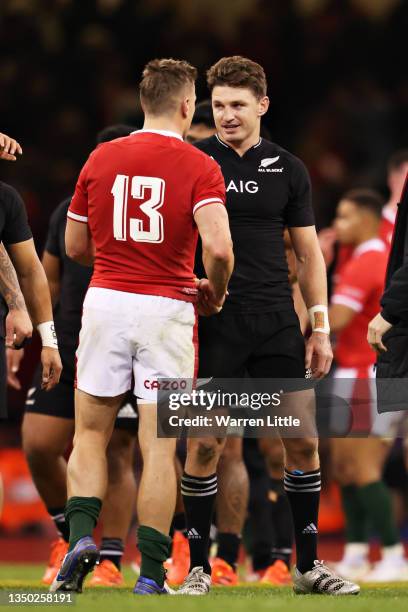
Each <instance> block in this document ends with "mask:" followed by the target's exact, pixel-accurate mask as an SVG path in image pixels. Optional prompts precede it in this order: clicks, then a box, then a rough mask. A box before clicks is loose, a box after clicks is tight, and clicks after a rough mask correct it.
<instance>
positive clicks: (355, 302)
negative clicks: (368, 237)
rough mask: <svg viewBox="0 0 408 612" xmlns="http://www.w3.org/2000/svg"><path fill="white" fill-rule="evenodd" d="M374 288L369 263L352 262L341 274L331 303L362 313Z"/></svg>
mask: <svg viewBox="0 0 408 612" xmlns="http://www.w3.org/2000/svg"><path fill="white" fill-rule="evenodd" d="M374 288H375V287H374V286H373V282H372V277H371V275H370V274H369V273H368V270H367V263H366V262H365V261H362V260H358V259H357V260H355V261H353V260H351V261H349V262H348V263H347V264H346V265H345V266H344V268H343V271H342V272H340V275H339V280H338V283H337V285H336V287H335V290H334V293H333V295H332V298H331V303H332V304H342V305H343V306H347V307H348V308H351V310H354V312H361V311H362V310H363V307H364V304H365V302H366V301H367V299H368V298H369V296H370V293H371V292H372V290H373V289H374Z"/></svg>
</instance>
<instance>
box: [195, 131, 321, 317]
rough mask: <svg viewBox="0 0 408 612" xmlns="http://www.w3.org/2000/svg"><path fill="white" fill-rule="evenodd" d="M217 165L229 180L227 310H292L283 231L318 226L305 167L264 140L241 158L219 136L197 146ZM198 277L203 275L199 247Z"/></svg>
mask: <svg viewBox="0 0 408 612" xmlns="http://www.w3.org/2000/svg"><path fill="white" fill-rule="evenodd" d="M195 146H197V147H198V148H199V149H201V150H202V151H204V152H205V153H207V154H208V155H210V156H211V157H213V158H214V159H215V161H217V162H218V163H219V164H220V166H221V170H222V173H223V175H224V179H225V186H226V190H227V211H228V216H229V221H230V228H231V235H232V241H233V247H234V255H235V267H234V271H233V273H232V276H231V279H230V282H229V285H228V291H229V296H228V297H227V299H226V302H225V305H224V309H225V310H227V311H230V312H247V313H251V312H269V311H272V310H284V309H286V308H288V307H290V308H293V300H292V291H291V288H290V285H289V280H288V265H287V262H286V256H285V247H284V242H283V231H284V228H285V226H287V227H305V226H310V225H314V215H313V210H312V203H311V186H310V178H309V175H308V172H307V170H306V168H305V166H304V164H303V163H302V162H301V161H300V159H298V158H297V157H295V156H294V155H292V154H291V153H289V152H288V151H286V150H285V149H283V148H282V147H280V146H278V145H277V144H275V143H273V142H270V141H268V140H265V139H263V138H261V139H260V140H259V143H258V144H256V145H255V146H253V147H251V148H250V149H249V150H248V151H247V152H246V153H245V155H243V157H240V156H239V155H238V153H236V152H235V151H234V150H233V149H232V148H231V147H229V146H228V145H227V144H225V143H224V142H222V141H221V140H220V139H219V138H218V136H211V137H210V138H207V139H205V140H202V141H200V142H197V143H195ZM196 273H197V276H200V277H201V276H205V273H204V270H203V265H202V260H201V247H200V248H199V249H197V257H196Z"/></svg>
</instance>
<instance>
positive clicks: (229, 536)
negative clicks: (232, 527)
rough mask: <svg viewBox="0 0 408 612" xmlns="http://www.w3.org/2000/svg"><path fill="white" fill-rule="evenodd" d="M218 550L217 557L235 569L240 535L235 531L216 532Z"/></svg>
mask: <svg viewBox="0 0 408 612" xmlns="http://www.w3.org/2000/svg"><path fill="white" fill-rule="evenodd" d="M217 539H218V552H217V557H220V559H224V561H226V562H227V563H229V565H231V567H232V568H234V571H236V569H237V561H238V553H239V546H240V544H241V536H240V535H237V534H236V533H220V532H218V538H217Z"/></svg>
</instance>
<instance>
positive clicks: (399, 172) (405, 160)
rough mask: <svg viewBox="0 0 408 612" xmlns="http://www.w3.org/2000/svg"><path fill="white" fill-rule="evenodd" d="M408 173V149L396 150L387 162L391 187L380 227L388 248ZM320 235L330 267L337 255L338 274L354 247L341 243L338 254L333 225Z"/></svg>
mask: <svg viewBox="0 0 408 612" xmlns="http://www.w3.org/2000/svg"><path fill="white" fill-rule="evenodd" d="M407 173H408V149H400V150H398V151H395V152H394V153H393V154H392V155H391V157H390V158H389V160H388V163H387V186H388V189H389V196H388V200H387V202H386V203H385V204H384V207H383V209H382V213H381V221H380V228H379V237H380V238H381V240H383V241H384V243H385V244H386V246H387V248H389V247H390V246H391V240H392V234H393V229H394V223H395V217H396V214H397V205H398V202H399V201H400V197H401V192H402V188H403V186H404V181H405V177H406V175H407ZM318 237H319V243H320V247H321V249H322V253H323V256H324V260H325V263H326V266H327V267H328V268H329V267H330V266H331V265H332V263H333V262H334V259H335V257H336V262H335V270H334V272H333V274H334V275H336V274H337V272H339V271H340V270H341V268H342V266H343V265H344V264H345V263H346V262H347V261H348V259H349V258H350V256H351V254H352V252H353V249H352V247H350V246H347V245H344V244H340V245H339V250H338V252H337V255H336V253H335V244H336V230H335V229H334V228H333V227H326V228H324V229H322V230H320V232H319V233H318Z"/></svg>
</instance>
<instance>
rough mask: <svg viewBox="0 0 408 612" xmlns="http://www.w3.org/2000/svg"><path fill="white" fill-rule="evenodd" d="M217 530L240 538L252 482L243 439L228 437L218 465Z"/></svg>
mask: <svg viewBox="0 0 408 612" xmlns="http://www.w3.org/2000/svg"><path fill="white" fill-rule="evenodd" d="M217 474H218V495H217V502H216V508H217V527H218V531H220V532H222V533H234V534H237V535H240V534H241V532H242V528H243V526H244V522H245V517H246V513H247V508H248V496H249V480H248V473H247V471H246V467H245V464H244V461H243V459H242V438H228V440H227V443H226V445H225V448H224V452H223V453H222V455H221V458H220V462H219V464H218V470H217Z"/></svg>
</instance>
